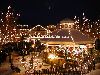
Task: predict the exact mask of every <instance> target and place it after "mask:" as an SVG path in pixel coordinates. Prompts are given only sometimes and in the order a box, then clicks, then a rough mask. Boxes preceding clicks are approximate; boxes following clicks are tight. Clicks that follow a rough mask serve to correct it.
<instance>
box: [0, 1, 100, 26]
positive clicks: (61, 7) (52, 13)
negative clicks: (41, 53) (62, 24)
mask: <svg viewBox="0 0 100 75" xmlns="http://www.w3.org/2000/svg"><path fill="white" fill-rule="evenodd" d="M9 5H11V7H12V8H13V9H14V10H15V11H16V12H18V13H20V14H21V16H20V17H19V20H18V22H19V23H20V24H28V25H36V24H41V25H47V24H57V23H58V22H59V21H60V20H62V19H64V18H74V16H75V15H76V16H79V17H81V16H82V13H83V12H85V14H86V16H87V18H90V19H96V18H98V17H99V16H100V2H99V0H0V11H6V10H7V7H8V6H9Z"/></svg>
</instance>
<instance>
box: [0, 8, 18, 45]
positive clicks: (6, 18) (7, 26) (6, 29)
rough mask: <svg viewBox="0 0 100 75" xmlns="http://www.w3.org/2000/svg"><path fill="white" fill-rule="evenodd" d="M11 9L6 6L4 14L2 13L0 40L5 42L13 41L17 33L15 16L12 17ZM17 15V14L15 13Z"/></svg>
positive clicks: (2, 42)
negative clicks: (6, 9)
mask: <svg viewBox="0 0 100 75" xmlns="http://www.w3.org/2000/svg"><path fill="white" fill-rule="evenodd" d="M14 16H15V15H14V13H13V10H12V9H11V7H10V6H9V7H8V11H7V13H6V14H4V13H2V16H1V17H2V19H1V25H0V42H1V44H6V43H8V42H15V41H16V38H15V37H16V35H17V32H18V31H17V27H16V21H15V20H16V18H15V17H14ZM17 16H19V14H17Z"/></svg>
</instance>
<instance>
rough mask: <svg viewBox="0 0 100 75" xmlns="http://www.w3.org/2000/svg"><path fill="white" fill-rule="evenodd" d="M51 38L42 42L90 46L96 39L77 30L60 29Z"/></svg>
mask: <svg viewBox="0 0 100 75" xmlns="http://www.w3.org/2000/svg"><path fill="white" fill-rule="evenodd" d="M50 36H51V37H50V38H44V39H42V41H46V42H56V43H57V42H65V43H76V44H88V43H93V42H94V39H93V38H90V37H89V36H88V35H85V34H83V33H82V32H80V31H78V30H75V29H58V30H55V31H53V32H52V33H51V34H50Z"/></svg>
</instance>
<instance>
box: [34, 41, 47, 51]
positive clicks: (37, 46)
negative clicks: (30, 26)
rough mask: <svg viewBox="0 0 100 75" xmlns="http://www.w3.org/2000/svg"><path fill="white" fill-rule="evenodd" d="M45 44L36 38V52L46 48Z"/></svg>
mask: <svg viewBox="0 0 100 75" xmlns="http://www.w3.org/2000/svg"><path fill="white" fill-rule="evenodd" d="M45 48H46V47H45V45H44V44H42V43H41V42H40V41H39V40H36V42H35V46H34V51H35V52H41V51H43V50H44V49H45Z"/></svg>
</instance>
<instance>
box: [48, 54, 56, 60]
mask: <svg viewBox="0 0 100 75" xmlns="http://www.w3.org/2000/svg"><path fill="white" fill-rule="evenodd" d="M48 58H49V59H55V58H56V55H55V54H49V56H48Z"/></svg>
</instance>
